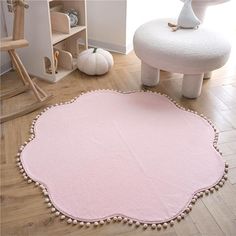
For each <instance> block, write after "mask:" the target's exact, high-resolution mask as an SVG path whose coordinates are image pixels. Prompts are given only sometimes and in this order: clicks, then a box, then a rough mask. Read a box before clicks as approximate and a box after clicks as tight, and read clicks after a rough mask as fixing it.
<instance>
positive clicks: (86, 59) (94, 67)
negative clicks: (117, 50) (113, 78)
mask: <svg viewBox="0 0 236 236" xmlns="http://www.w3.org/2000/svg"><path fill="white" fill-rule="evenodd" d="M113 64H114V61H113V57H112V55H111V53H109V52H108V51H106V50H104V49H101V48H90V49H87V50H85V51H83V52H82V53H80V54H79V56H78V63H77V65H78V69H79V70H80V71H82V72H84V73H85V74H87V75H103V74H105V73H107V72H108V71H109V70H110V69H111V67H112V66H113Z"/></svg>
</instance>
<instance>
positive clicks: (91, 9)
mask: <svg viewBox="0 0 236 236" xmlns="http://www.w3.org/2000/svg"><path fill="white" fill-rule="evenodd" d="M87 11H88V39H89V44H90V45H94V46H99V47H103V48H107V49H112V50H113V51H118V52H123V53H125V51H126V0H87Z"/></svg>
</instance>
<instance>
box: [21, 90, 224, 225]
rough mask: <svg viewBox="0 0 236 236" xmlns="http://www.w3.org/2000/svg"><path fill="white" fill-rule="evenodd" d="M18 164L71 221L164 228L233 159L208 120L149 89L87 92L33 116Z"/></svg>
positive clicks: (218, 180)
mask: <svg viewBox="0 0 236 236" xmlns="http://www.w3.org/2000/svg"><path fill="white" fill-rule="evenodd" d="M31 133H32V136H31V138H30V139H29V142H25V144H24V145H23V146H22V147H21V150H20V152H19V154H18V158H17V161H19V162H18V166H19V167H20V170H21V172H22V174H23V176H24V178H25V179H26V180H27V181H28V183H31V182H34V183H35V185H37V186H38V185H39V186H40V187H41V188H42V191H43V193H44V195H45V202H46V203H47V205H48V207H50V209H51V211H52V212H53V213H55V215H56V216H60V218H61V219H62V220H63V219H66V220H67V222H68V223H72V224H77V223H78V224H79V225H80V226H83V225H87V226H89V225H91V224H94V226H97V225H99V224H105V223H109V222H110V221H117V222H119V221H122V222H125V223H126V222H127V223H128V224H130V225H132V224H135V225H136V226H137V227H138V226H142V227H144V228H147V227H148V226H150V227H152V228H153V229H155V228H158V229H160V228H161V227H164V228H166V227H167V226H168V223H169V224H170V225H173V223H174V220H181V219H182V218H184V217H185V214H187V213H189V212H190V211H191V209H192V205H193V204H194V203H195V201H196V200H197V198H199V197H202V196H203V194H206V195H208V194H210V193H211V192H213V191H214V190H218V188H219V187H220V186H222V185H223V184H224V182H225V180H226V178H227V176H226V172H227V171H228V168H227V164H226V167H225V163H224V162H223V160H222V159H221V156H220V153H219V152H218V149H217V147H216V142H217V138H218V134H217V133H215V130H214V128H213V127H212V124H211V122H210V121H208V120H207V119H206V118H205V119H204V117H201V116H199V115H197V114H196V113H195V112H192V111H186V110H184V109H183V108H180V107H178V105H177V104H175V103H174V102H171V101H170V100H169V99H168V98H167V97H166V96H163V95H160V94H157V93H151V92H136V93H129V94H122V93H119V92H115V91H110V90H100V91H94V92H89V93H86V94H84V95H82V96H80V97H79V98H78V99H74V100H73V101H71V102H68V103H66V104H59V105H55V106H53V107H51V108H47V109H46V110H45V111H44V112H43V113H41V114H40V115H39V116H37V117H36V119H35V120H34V121H33V124H32V129H31Z"/></svg>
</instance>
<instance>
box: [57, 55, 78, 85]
mask: <svg viewBox="0 0 236 236" xmlns="http://www.w3.org/2000/svg"><path fill="white" fill-rule="evenodd" d="M72 62H73V66H72V69H71V70H67V69H65V68H63V67H60V66H59V67H58V70H57V73H56V79H55V81H54V82H57V81H58V80H60V79H62V78H63V77H65V76H66V75H69V74H70V73H71V72H72V71H74V70H75V69H76V68H77V59H76V58H73V59H72Z"/></svg>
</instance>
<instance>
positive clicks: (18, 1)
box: [0, 0, 52, 123]
mask: <svg viewBox="0 0 236 236" xmlns="http://www.w3.org/2000/svg"><path fill="white" fill-rule="evenodd" d="M7 3H8V10H9V11H10V12H13V13H14V24H13V36H12V37H7V38H3V39H1V45H0V50H1V51H8V53H9V55H10V58H11V61H12V64H13V65H14V67H15V69H16V72H17V73H18V75H19V77H20V79H21V80H22V82H23V86H21V87H19V88H17V89H15V90H12V91H10V92H7V93H5V94H1V96H0V99H1V100H2V99H7V98H10V97H13V96H16V95H18V94H21V93H23V92H26V91H27V90H30V89H31V90H32V91H33V94H34V96H35V97H36V100H37V101H36V102H35V103H33V104H31V105H28V106H27V107H24V108H22V109H21V110H18V111H16V112H13V113H11V114H7V115H3V116H1V117H0V122H1V123H2V122H5V121H8V120H11V119H14V118H17V117H19V116H22V115H25V114H27V113H30V112H32V111H34V110H36V109H38V108H39V107H41V106H43V105H45V104H46V103H47V102H48V100H49V99H51V98H52V95H50V96H49V95H47V94H46V92H44V91H43V90H42V89H41V88H40V87H39V86H38V85H37V84H36V83H35V82H33V81H32V79H31V78H30V76H29V74H28V72H27V70H26V69H25V67H24V65H23V63H22V61H21V60H20V57H19V56H18V54H17V53H16V49H17V48H23V47H27V46H28V45H29V43H28V41H27V40H26V39H24V8H28V5H27V4H26V3H24V1H23V0H8V1H7Z"/></svg>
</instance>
